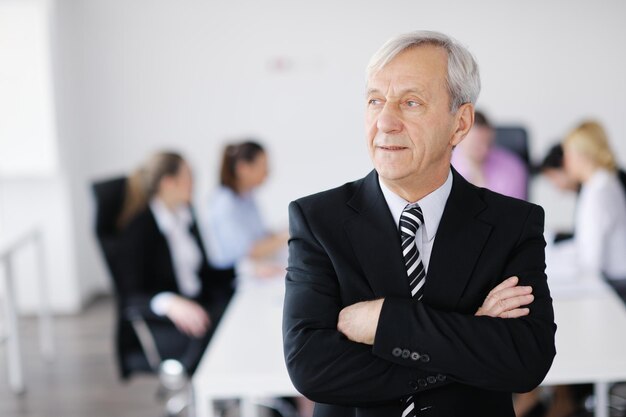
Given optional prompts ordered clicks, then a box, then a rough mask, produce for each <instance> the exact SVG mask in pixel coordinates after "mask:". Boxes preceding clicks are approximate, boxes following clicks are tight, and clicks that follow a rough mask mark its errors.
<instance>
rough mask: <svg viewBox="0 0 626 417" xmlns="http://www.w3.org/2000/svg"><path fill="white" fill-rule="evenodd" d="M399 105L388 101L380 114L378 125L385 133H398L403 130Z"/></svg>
mask: <svg viewBox="0 0 626 417" xmlns="http://www.w3.org/2000/svg"><path fill="white" fill-rule="evenodd" d="M398 111H399V109H398V108H397V105H395V104H393V103H390V102H387V103H385V107H383V109H382V110H381V112H380V113H379V114H378V120H377V122H376V127H378V130H379V131H380V132H383V133H398V132H400V131H401V130H402V120H401V118H400V115H399V114H398Z"/></svg>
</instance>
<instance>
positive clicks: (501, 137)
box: [495, 126, 530, 171]
mask: <svg viewBox="0 0 626 417" xmlns="http://www.w3.org/2000/svg"><path fill="white" fill-rule="evenodd" d="M495 131H496V138H495V143H496V145H498V146H500V147H502V148H505V149H507V150H509V151H511V152H513V153H514V154H515V155H517V156H519V158H520V159H521V160H522V161H524V163H525V164H526V168H527V169H528V170H529V171H530V149H529V144H528V133H527V132H526V129H524V128H523V127H520V126H498V127H496V128H495Z"/></svg>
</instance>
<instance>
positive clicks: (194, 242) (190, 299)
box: [118, 152, 233, 375]
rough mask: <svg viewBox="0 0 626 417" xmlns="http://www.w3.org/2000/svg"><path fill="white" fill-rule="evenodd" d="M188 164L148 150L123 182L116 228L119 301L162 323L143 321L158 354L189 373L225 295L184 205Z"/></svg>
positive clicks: (228, 276)
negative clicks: (119, 247)
mask: <svg viewBox="0 0 626 417" xmlns="http://www.w3.org/2000/svg"><path fill="white" fill-rule="evenodd" d="M192 187H193V179H192V173H191V169H190V168H189V165H188V164H187V163H186V162H185V160H184V159H183V158H182V156H180V155H179V154H177V153H173V152H159V153H156V154H154V155H153V156H152V157H151V158H150V159H149V160H148V161H147V162H146V163H145V164H144V165H143V166H142V167H141V168H140V169H138V170H137V171H136V172H135V173H134V174H132V175H131V176H130V177H129V179H128V183H127V187H126V189H127V191H126V196H125V201H124V205H123V208H122V212H121V214H120V217H119V220H118V225H119V228H120V245H121V249H122V250H120V260H119V264H118V268H119V276H120V280H119V281H120V288H119V292H120V299H121V302H122V304H123V305H124V306H129V307H135V308H139V309H141V310H142V311H151V312H152V313H154V314H155V315H157V316H161V317H163V318H166V319H167V320H162V321H158V322H156V323H153V324H152V325H151V330H152V333H153V335H154V337H155V341H156V345H157V348H158V350H159V353H160V354H161V357H162V358H163V359H170V358H172V359H177V360H179V361H180V362H181V363H182V364H183V366H184V367H185V368H186V371H187V373H188V374H189V375H191V374H192V373H193V372H194V370H195V368H196V366H197V364H198V362H199V360H200V358H201V357H202V354H203V352H204V350H205V348H206V346H207V344H208V342H209V340H210V337H211V334H212V333H213V329H214V327H215V325H216V324H217V322H218V321H219V319H220V317H221V314H222V312H223V310H224V309H225V307H226V304H227V303H228V301H229V299H230V297H231V295H232V278H233V277H232V275H233V274H232V273H229V272H228V271H218V270H214V269H213V268H212V267H210V266H209V263H208V261H207V258H206V256H205V253H204V246H203V242H202V240H201V238H200V235H199V232H198V227H197V225H196V220H195V216H194V214H193V211H192V209H191V195H192Z"/></svg>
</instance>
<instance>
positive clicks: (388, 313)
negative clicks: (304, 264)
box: [373, 206, 556, 392]
mask: <svg viewBox="0 0 626 417" xmlns="http://www.w3.org/2000/svg"><path fill="white" fill-rule="evenodd" d="M544 247H545V241H544V239H543V210H542V209H541V208H540V207H538V206H533V207H532V209H531V210H529V214H528V217H527V219H526V221H525V224H524V227H523V229H522V233H521V235H520V237H519V239H518V241H517V244H516V245H515V249H514V250H513V252H512V253H511V254H510V257H509V259H508V261H507V263H506V266H505V269H504V274H503V276H502V277H501V278H502V280H504V279H506V278H507V277H509V276H513V275H517V276H518V277H519V278H520V285H530V286H532V288H533V294H534V295H535V299H534V301H533V303H532V304H531V305H530V306H529V307H530V314H529V315H528V316H526V317H522V318H517V319H500V318H492V317H484V316H483V317H476V316H471V315H466V314H459V313H453V312H443V311H438V310H436V309H433V308H430V307H429V306H427V305H426V304H424V303H422V302H415V301H413V300H410V299H397V298H387V299H385V302H384V304H383V308H382V311H381V315H380V318H379V322H378V328H377V333H376V338H375V342H374V349H373V352H374V353H375V354H376V355H378V356H379V357H380V358H383V359H386V360H388V361H390V362H394V363H397V364H402V365H405V366H419V367H420V368H421V369H426V370H430V371H431V372H440V373H442V374H445V375H447V376H448V377H449V378H451V379H453V380H455V381H458V382H460V383H463V384H467V385H471V386H475V387H478V388H483V389H490V390H498V391H512V392H525V391H529V390H531V389H533V388H535V387H536V386H537V385H539V384H540V383H541V381H542V380H543V378H544V377H545V375H546V373H547V372H548V370H549V369H550V366H551V364H552V360H553V358H554V355H555V353H556V352H555V347H554V334H555V330H556V325H555V324H554V313H553V310H552V299H551V298H550V293H549V290H548V286H547V282H546V275H545V272H544V271H545V255H544ZM397 347H402V348H407V349H409V350H411V351H416V352H419V353H420V354H422V355H424V354H426V355H428V357H429V361H428V362H427V363H425V364H424V363H422V364H417V363H415V362H412V361H410V360H407V359H403V358H402V356H401V355H400V356H397V355H394V354H393V349H394V348H397Z"/></svg>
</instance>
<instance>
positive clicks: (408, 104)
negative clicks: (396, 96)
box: [406, 100, 420, 107]
mask: <svg viewBox="0 0 626 417" xmlns="http://www.w3.org/2000/svg"><path fill="white" fill-rule="evenodd" d="M406 105H407V106H409V107H417V106H419V105H420V104H419V103H418V102H417V101H415V100H409V101H407V102H406Z"/></svg>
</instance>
